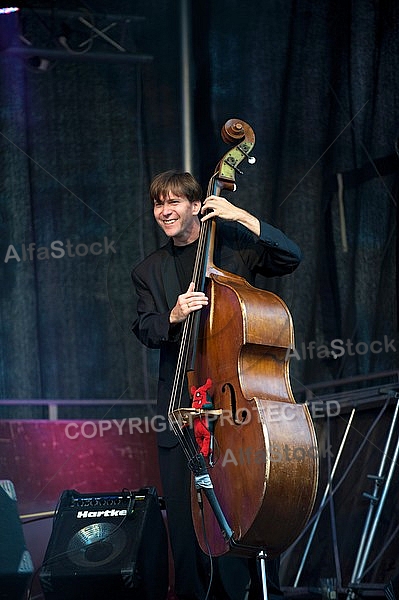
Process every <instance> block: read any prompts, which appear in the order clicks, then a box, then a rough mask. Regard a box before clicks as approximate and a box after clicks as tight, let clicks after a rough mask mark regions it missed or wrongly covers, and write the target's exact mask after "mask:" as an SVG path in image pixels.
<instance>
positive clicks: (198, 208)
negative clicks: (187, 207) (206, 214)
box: [192, 200, 201, 215]
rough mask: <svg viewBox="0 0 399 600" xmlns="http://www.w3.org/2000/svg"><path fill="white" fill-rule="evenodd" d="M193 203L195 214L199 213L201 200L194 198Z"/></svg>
mask: <svg viewBox="0 0 399 600" xmlns="http://www.w3.org/2000/svg"><path fill="white" fill-rule="evenodd" d="M192 205H193V215H198V214H199V212H200V210H201V200H194V202H193V203H192Z"/></svg>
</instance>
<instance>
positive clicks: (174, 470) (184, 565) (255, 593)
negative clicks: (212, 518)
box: [158, 445, 280, 600]
mask: <svg viewBox="0 0 399 600" xmlns="http://www.w3.org/2000/svg"><path fill="white" fill-rule="evenodd" d="M158 453H159V466H160V471H161V479H162V488H163V496H164V499H165V504H166V511H167V517H168V530H169V538H170V543H171V548H172V553H173V562H174V570H175V592H176V595H177V596H178V598H179V600H204V598H205V596H206V593H207V589H208V585H209V582H210V579H211V560H212V567H213V577H212V592H211V594H210V595H209V599H215V600H244V598H246V594H247V591H248V589H249V590H250V593H249V596H248V598H249V599H251V600H260V599H261V598H262V597H263V595H262V586H261V583H260V578H259V566H258V565H257V564H256V559H246V558H241V557H233V556H229V555H226V556H221V557H218V558H212V559H211V558H210V557H209V556H207V555H205V554H204V553H203V552H202V550H201V548H200V547H199V544H198V541H197V537H196V534H195V530H194V526H193V522H192V517H191V492H190V489H191V471H190V470H189V468H188V466H187V459H186V457H185V455H184V453H183V451H182V449H181V447H180V445H178V446H174V447H172V448H163V447H159V449H158ZM266 571H267V580H268V591H269V593H270V594H273V595H274V594H280V592H279V581H278V561H268V562H267V563H266Z"/></svg>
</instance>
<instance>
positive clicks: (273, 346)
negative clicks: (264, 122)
mask: <svg viewBox="0 0 399 600" xmlns="http://www.w3.org/2000/svg"><path fill="white" fill-rule="evenodd" d="M222 139H223V141H225V142H226V143H229V144H231V143H233V144H235V146H234V147H233V148H230V149H229V151H228V152H227V153H226V154H225V155H224V156H223V158H222V159H221V160H220V162H219V163H218V165H217V166H216V169H215V173H214V175H213V176H212V178H211V180H210V182H209V187H208V194H207V195H211V194H213V195H220V194H221V192H222V191H223V190H228V191H234V190H235V189H236V183H235V177H236V174H237V173H240V170H239V165H240V163H241V162H242V161H243V160H245V159H247V160H248V161H249V162H250V163H252V162H254V159H253V158H252V157H251V155H250V152H251V150H252V148H253V146H254V144H255V134H254V132H253V130H252V128H251V127H250V126H249V125H248V124H247V123H246V122H244V121H242V120H240V119H230V120H228V121H227V122H226V123H225V124H224V126H223V128H222ZM215 235H216V224H215V220H214V219H209V220H207V221H205V222H204V223H203V224H202V226H201V231H200V237H199V243H198V251H197V256H196V261H195V266H194V273H193V281H194V283H195V289H196V290H201V291H204V292H205V294H206V296H207V297H208V298H209V304H208V306H207V307H203V308H202V309H201V311H197V312H195V313H191V314H190V315H189V316H188V318H187V319H186V321H185V322H184V326H183V331H182V338H181V345H180V352H179V357H178V363H177V368H176V372H175V377H174V384H173V390H172V396H171V400H170V406H169V421H170V424H171V427H172V429H173V430H174V431H175V433H176V435H177V436H178V438H179V441H180V443H181V445H182V447H183V450H184V452H185V453H186V456H187V461H188V465H189V467H190V468H191V470H192V472H193V485H192V516H193V522H194V527H195V531H196V535H197V538H198V541H199V544H200V546H201V548H202V550H203V551H204V552H205V553H209V552H210V553H211V554H212V555H213V556H220V555H223V554H226V553H233V554H237V555H242V556H252V555H255V554H259V551H262V552H264V553H265V554H266V555H267V557H269V558H273V557H275V556H277V555H279V554H281V552H283V551H284V550H285V549H287V548H288V547H289V546H290V545H291V544H292V543H293V542H294V540H295V539H296V538H297V537H298V535H299V534H300V533H301V531H302V530H303V528H304V527H305V525H306V523H307V521H308V519H309V517H310V514H311V512H312V509H313V505H314V501H315V496H316V492H317V483H318V450H317V440H316V435H315V431H314V427H313V423H312V420H311V417H310V414H309V411H308V408H307V406H306V405H303V404H297V403H296V402H295V399H294V395H293V392H292V389H291V385H290V379H289V360H288V358H287V356H288V355H289V352H287V349H289V348H292V347H293V345H294V333H293V323H292V317H291V314H290V312H289V309H288V307H287V306H286V304H285V303H284V301H283V300H282V299H281V298H279V297H278V296H277V295H276V294H274V293H272V292H269V291H265V290H262V289H258V288H256V287H253V286H252V285H250V284H249V283H248V282H247V281H246V280H245V279H244V278H242V277H240V276H237V275H235V274H232V273H230V272H228V271H225V270H223V269H221V268H219V267H218V266H217V265H215V264H214V262H213V251H214V244H215ZM207 380H210V381H211V382H212V390H211V392H212V393H211V398H212V409H211V410H208V412H207V414H206V415H205V411H206V409H203V410H201V409H195V408H187V403H186V398H187V393H188V391H187V385H188V387H189V389H191V388H192V387H199V386H202V385H203V384H204V383H205V382H206V381H207ZM187 382H188V383H187ZM183 399H184V400H183ZM205 416H206V418H207V422H209V423H211V425H212V451H211V453H210V455H209V456H208V457H204V456H203V455H202V454H201V453H200V452H199V449H198V446H197V445H196V442H195V439H194V437H193V435H192V433H191V431H192V425H193V422H194V420H195V419H196V418H201V419H203V418H205ZM190 430H191V431H190Z"/></svg>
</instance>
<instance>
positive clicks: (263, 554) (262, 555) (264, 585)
mask: <svg viewBox="0 0 399 600" xmlns="http://www.w3.org/2000/svg"><path fill="white" fill-rule="evenodd" d="M266 559H267V554H266V552H265V551H264V550H261V551H260V552H259V554H258V560H259V561H260V572H261V575H262V591H263V600H268V598H267V582H266Z"/></svg>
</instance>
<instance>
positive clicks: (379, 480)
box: [347, 391, 399, 600]
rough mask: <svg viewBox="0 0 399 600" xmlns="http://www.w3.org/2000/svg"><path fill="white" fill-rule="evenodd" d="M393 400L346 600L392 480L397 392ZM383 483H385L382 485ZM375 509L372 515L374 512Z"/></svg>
mask: <svg viewBox="0 0 399 600" xmlns="http://www.w3.org/2000/svg"><path fill="white" fill-rule="evenodd" d="M390 394H391V396H392V397H393V398H396V399H397V402H396V406H395V411H394V414H393V417H392V423H391V427H390V429H389V433H388V438H387V441H386V443H385V448H384V452H383V455H382V459H381V464H380V468H379V471H378V475H368V476H367V477H368V478H369V479H372V480H374V491H373V494H366V493H365V494H363V495H364V496H365V497H366V498H369V499H370V506H369V510H368V513H367V517H366V522H365V525H364V529H363V535H362V538H361V540H360V545H359V549H358V553H357V558H356V562H355V566H354V569H353V573H352V577H351V582H350V584H349V586H348V594H347V600H353V598H355V597H356V591H355V589H354V588H355V587H357V586H358V584H359V583H360V582H361V580H362V577H363V575H364V568H365V565H366V561H367V558H368V555H369V552H370V548H371V544H372V542H373V539H374V535H375V532H376V530H377V525H378V521H379V519H380V516H381V512H382V509H383V506H384V502H385V499H386V496H387V493H388V490H389V486H390V483H391V480H392V476H393V472H394V469H395V466H396V461H397V458H398V454H399V437H398V439H397V442H396V446H395V448H394V452H393V455H392V456H391V457H389V447H390V445H391V441H392V438H393V434H394V430H395V426H396V422H397V420H398V416H399V392H394V391H391V392H390ZM387 458H391V466H390V468H389V470H388V475H387V476H386V477H385V463H386V460H387ZM384 482H385V483H384ZM380 488H382V494H381V498H380V497H379V492H380ZM376 507H377V510H376V513H375V515H374V510H375V508H376Z"/></svg>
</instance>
